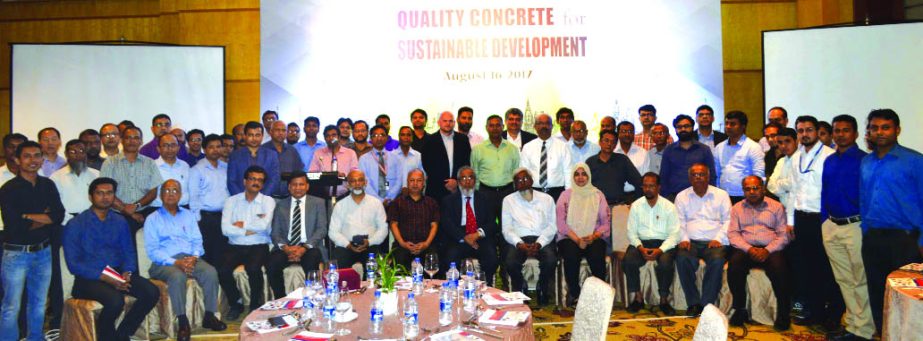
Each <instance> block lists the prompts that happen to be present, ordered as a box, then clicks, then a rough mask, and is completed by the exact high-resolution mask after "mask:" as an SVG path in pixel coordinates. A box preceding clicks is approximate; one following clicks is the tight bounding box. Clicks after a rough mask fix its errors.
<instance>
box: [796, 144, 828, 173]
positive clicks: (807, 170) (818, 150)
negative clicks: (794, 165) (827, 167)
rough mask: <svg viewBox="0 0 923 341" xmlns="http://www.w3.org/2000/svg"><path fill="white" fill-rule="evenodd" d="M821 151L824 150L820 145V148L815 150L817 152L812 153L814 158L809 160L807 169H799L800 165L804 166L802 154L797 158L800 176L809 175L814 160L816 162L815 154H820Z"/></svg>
mask: <svg viewBox="0 0 923 341" xmlns="http://www.w3.org/2000/svg"><path fill="white" fill-rule="evenodd" d="M823 149H824V146H823V145H821V146H820V147H818V148H817V151H816V152H814V157H812V158H811V162H809V163H808V169H802V168H801V165H802V164H804V154H802V155H801V156H799V157H798V171H800V172H801V174H807V173H810V172H811V165H813V164H814V160H817V154H820V151H821V150H823ZM805 152H807V151H805Z"/></svg>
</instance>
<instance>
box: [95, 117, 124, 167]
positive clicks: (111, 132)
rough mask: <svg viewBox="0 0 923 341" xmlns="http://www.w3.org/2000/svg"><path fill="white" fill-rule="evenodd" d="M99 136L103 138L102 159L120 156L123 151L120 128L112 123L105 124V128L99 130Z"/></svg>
mask: <svg viewBox="0 0 923 341" xmlns="http://www.w3.org/2000/svg"><path fill="white" fill-rule="evenodd" d="M99 136H100V138H102V144H103V148H102V151H100V153H99V155H100V157H102V158H105V159H108V158H110V157H113V156H116V155H118V154H119V152H120V151H122V144H121V143H122V133H120V132H119V127H118V126H117V125H115V124H112V123H106V124H103V126H102V127H100V128H99ZM100 167H102V166H100ZM100 170H102V169H100Z"/></svg>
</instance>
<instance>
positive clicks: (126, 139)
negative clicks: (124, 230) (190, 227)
mask: <svg viewBox="0 0 923 341" xmlns="http://www.w3.org/2000/svg"><path fill="white" fill-rule="evenodd" d="M141 139H142V135H141V129H140V128H138V127H128V128H125V131H124V132H122V138H121V140H122V152H120V153H119V154H117V155H115V156H112V157H110V158H107V159H106V162H103V168H102V170H100V171H99V175H100V176H101V177H107V178H113V179H115V181H116V182H118V183H119V188H118V190H116V192H115V203H114V204H113V205H112V207H114V208H115V209H116V210H119V211H120V212H122V215H124V216H125V218H126V219H127V220H128V224H129V225H131V227H132V232H134V231H137V230H138V229H140V228H141V226H142V225H141V224H143V223H144V217H145V216H146V215H147V214H149V213H151V212H153V211H154V209H153V208H150V207H147V208H145V207H146V206H147V205H148V204H150V203H151V202H153V201H154V199H155V198H157V186H159V185H160V184H161V183H163V178H162V177H161V176H160V171H159V170H158V169H157V164H155V163H154V160H152V159H151V158H149V157H147V156H144V155H140V154H139V153H138V147H139V146H140V145H141ZM142 208H143V209H142Z"/></svg>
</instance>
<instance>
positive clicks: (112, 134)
mask: <svg viewBox="0 0 923 341" xmlns="http://www.w3.org/2000/svg"><path fill="white" fill-rule="evenodd" d="M101 135H102V137H108V138H113V137H119V133H106V134H101Z"/></svg>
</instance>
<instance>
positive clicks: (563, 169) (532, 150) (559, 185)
mask: <svg viewBox="0 0 923 341" xmlns="http://www.w3.org/2000/svg"><path fill="white" fill-rule="evenodd" d="M535 132H537V133H538V138H537V139H534V140H532V142H529V143H526V145H524V146H522V153H521V154H520V155H519V166H520V167H521V168H525V169H528V170H529V172H531V173H533V174H538V181H537V182H535V183H534V184H532V183H531V182H530V184H532V185H534V186H535V190H536V191H539V192H543V193H545V194H548V195H550V196H551V197H552V198H553V199H554V200H557V198H558V196H559V195H561V192H564V188H565V187H567V186H569V185H570V180H569V178H570V177H569V176H568V174H567V173H569V172H570V170H569V169H568V168H567V165H568V164H570V160H568V156H569V154H568V152H567V146H566V145H565V144H564V142H561V140H560V139H556V138H552V137H551V116H548V115H547V114H540V115H538V117H536V118H535ZM513 186H514V187H516V188H518V187H519V186H518V185H517V184H515V183H514V184H513ZM505 202H506V201H505V200H504V203H505ZM552 206H553V205H552ZM552 209H554V208H552ZM504 212H505V210H504ZM553 223H554V222H553V221H552V225H553ZM514 245H515V244H514ZM542 245H547V244H542Z"/></svg>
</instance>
